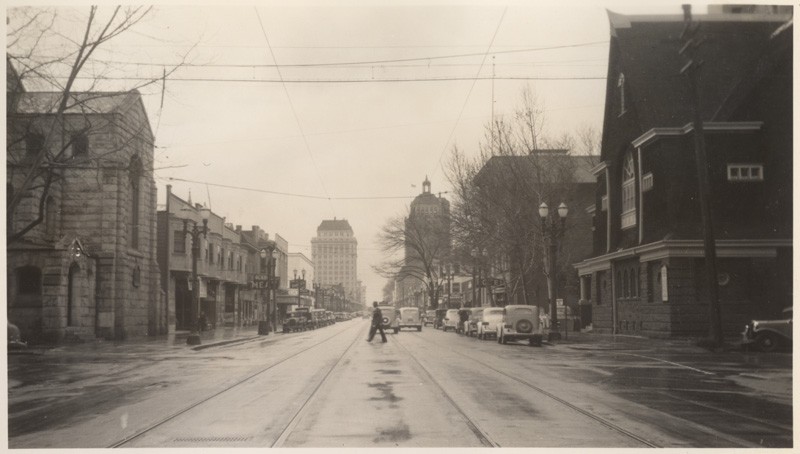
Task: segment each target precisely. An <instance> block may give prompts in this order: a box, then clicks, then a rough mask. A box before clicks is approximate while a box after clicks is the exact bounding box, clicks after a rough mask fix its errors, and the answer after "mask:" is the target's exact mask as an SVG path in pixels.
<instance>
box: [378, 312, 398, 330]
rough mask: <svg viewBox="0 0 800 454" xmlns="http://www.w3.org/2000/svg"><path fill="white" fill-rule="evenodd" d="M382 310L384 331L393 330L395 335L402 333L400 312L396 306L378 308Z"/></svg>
mask: <svg viewBox="0 0 800 454" xmlns="http://www.w3.org/2000/svg"><path fill="white" fill-rule="evenodd" d="M378 309H380V310H381V315H382V316H383V319H382V322H383V323H382V324H381V325H382V326H383V330H384V331H388V330H393V331H394V333H395V334H397V333H399V332H400V320H399V318H400V311H399V310H397V309H395V307H394V306H378Z"/></svg>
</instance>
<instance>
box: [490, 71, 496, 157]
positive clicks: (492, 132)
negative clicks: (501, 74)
mask: <svg viewBox="0 0 800 454" xmlns="http://www.w3.org/2000/svg"><path fill="white" fill-rule="evenodd" d="M494 58H495V56H494V55H492V129H491V134H492V153H494V142H495V140H494V77H495V72H494Z"/></svg>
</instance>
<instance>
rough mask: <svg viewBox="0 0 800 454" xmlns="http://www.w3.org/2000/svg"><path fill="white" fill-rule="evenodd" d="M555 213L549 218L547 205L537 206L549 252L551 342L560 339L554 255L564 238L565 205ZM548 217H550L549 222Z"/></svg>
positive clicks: (548, 279)
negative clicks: (555, 214) (556, 215)
mask: <svg viewBox="0 0 800 454" xmlns="http://www.w3.org/2000/svg"><path fill="white" fill-rule="evenodd" d="M557 211H558V217H555V216H549V214H550V209H549V208H548V207H547V204H546V203H544V202H542V204H541V205H539V217H540V218H541V219H542V236H543V237H545V238H546V239H547V245H548V247H549V250H550V257H549V259H550V260H549V261H550V272H549V273H548V274H547V281H548V285H549V286H550V332H549V333H548V334H547V340H548V341H551V342H552V341H554V340H560V339H561V332H559V330H558V314H557V312H556V296H557V291H556V289H557V287H556V286H557V283H558V280H557V279H556V254H557V253H558V242H559V241H560V240H561V238H562V237H563V236H564V225H565V223H566V220H567V212H568V209H567V205H566V204H565V203H564V202H561V204H560V205H559V206H558V210H557ZM548 216H549V217H550V221H549V222H548ZM565 313H566V312H565Z"/></svg>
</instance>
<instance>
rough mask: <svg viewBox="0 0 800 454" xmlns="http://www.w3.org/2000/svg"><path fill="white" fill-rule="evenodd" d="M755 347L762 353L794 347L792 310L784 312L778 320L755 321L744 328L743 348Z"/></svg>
mask: <svg viewBox="0 0 800 454" xmlns="http://www.w3.org/2000/svg"><path fill="white" fill-rule="evenodd" d="M753 345H755V346H756V348H758V349H759V350H761V351H762V352H773V351H776V350H778V349H781V348H787V347H791V345H792V308H791V307H787V308H785V309H784V310H783V314H782V317H781V318H780V319H778V320H753V321H751V322H750V323H748V324H747V325H746V326H745V327H744V332H743V333H742V347H743V348H744V349H745V350H747V349H749V348H750V347H751V346H753Z"/></svg>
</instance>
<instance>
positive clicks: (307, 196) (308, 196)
mask: <svg viewBox="0 0 800 454" xmlns="http://www.w3.org/2000/svg"><path fill="white" fill-rule="evenodd" d="M166 178H167V179H168V180H170V181H182V182H184V183H196V184H201V185H206V186H216V187H220V188H227V189H236V190H241V191H251V192H261V193H264V194H273V195H281V196H287V197H299V198H304V199H315V200H392V199H394V200H397V199H413V198H414V197H416V196H415V195H408V196H356V197H334V196H331V195H330V194H327V193H326V195H324V196H323V195H314V194H300V193H296V192H283V191H271V190H268V189H258V188H248V187H245V186H235V185H230V184H221V183H212V182H209V181H199V180H190V179H187V178H178V177H166ZM442 194H447V192H446V191H445V192H442Z"/></svg>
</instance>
